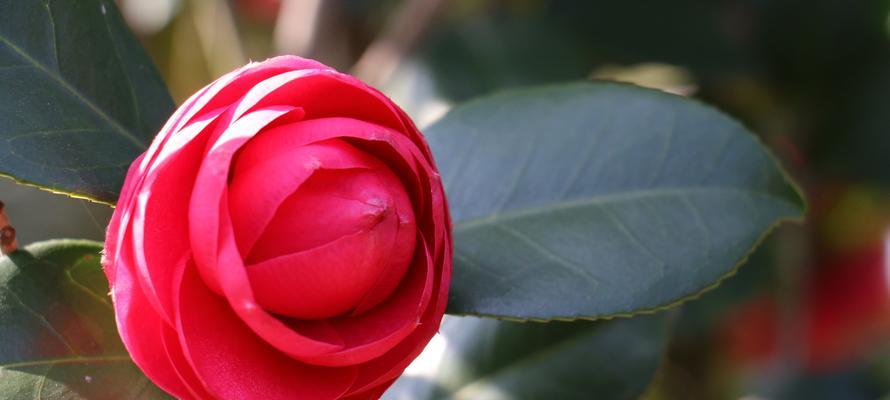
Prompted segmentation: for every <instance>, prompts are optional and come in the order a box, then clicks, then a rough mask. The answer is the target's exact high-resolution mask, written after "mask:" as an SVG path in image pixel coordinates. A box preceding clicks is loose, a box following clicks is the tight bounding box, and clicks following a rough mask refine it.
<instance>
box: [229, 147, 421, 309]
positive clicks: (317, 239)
mask: <svg viewBox="0 0 890 400" xmlns="http://www.w3.org/2000/svg"><path fill="white" fill-rule="evenodd" d="M380 166H381V168H375V169H340V170H325V169H320V170H317V171H315V172H314V174H313V175H312V176H311V177H310V178H309V179H308V180H307V181H306V182H305V183H304V184H303V185H302V186H300V187H299V189H297V191H296V192H294V193H293V194H292V195H291V196H290V197H288V198H287V199H286V200H285V201H284V202H283V203H282V204H281V206H280V207H279V208H278V211H277V212H276V214H275V216H274V217H273V218H272V221H270V223H269V225H268V226H267V227H266V230H265V231H264V232H263V233H262V235H261V236H260V238H259V240H258V241H257V242H256V244H255V245H254V247H253V249H252V250H251V252H250V253H249V254H248V257H247V259H246V261H247V262H246V264H248V267H247V269H248V275H249V277H250V282H251V285H252V286H253V288H254V291H255V293H256V297H257V302H258V303H259V304H260V305H262V306H263V307H264V308H266V309H267V310H269V311H271V312H274V313H277V314H281V315H287V316H290V317H295V318H303V319H322V318H330V317H333V316H337V315H340V314H344V313H347V312H349V311H351V310H353V309H355V308H356V307H357V306H359V304H361V303H363V299H365V298H366V297H367V295H368V293H369V292H371V291H372V290H373V291H375V292H376V291H378V290H379V289H378V288H379V287H380V285H381V281H387V282H388V281H395V282H396V283H397V282H398V281H400V280H401V279H402V277H403V276H404V273H405V270H406V269H407V266H408V264H409V263H410V261H411V259H410V257H408V258H405V257H402V256H401V255H402V253H404V252H405V251H408V252H412V253H413V250H414V249H413V248H414V244H415V243H414V240H413V237H412V238H411V239H412V240H410V243H406V242H405V241H404V240H403V238H404V235H399V231H400V229H401V230H403V231H404V230H405V228H406V227H411V228H413V226H414V213H413V211H412V209H411V207H410V202H408V200H407V199H408V197H407V194H406V193H405V189H404V187H403V186H402V185H401V183H400V181H399V180H398V178H396V176H395V175H394V174H393V173H392V172H391V171H389V170H388V169H386V168H385V167H383V166H382V164H381V165H380ZM406 221H407V223H406ZM400 240H401V242H399V241H400ZM409 254H410V253H409ZM394 260H398V262H397V263H394V262H393V261H394ZM394 264H404V265H394ZM394 275H398V276H394ZM386 286H389V285H386ZM392 286H395V285H392ZM387 294H388V293H387Z"/></svg>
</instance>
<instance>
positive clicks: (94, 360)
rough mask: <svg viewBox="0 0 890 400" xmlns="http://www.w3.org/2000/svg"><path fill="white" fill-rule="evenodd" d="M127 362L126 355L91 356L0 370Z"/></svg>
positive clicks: (23, 363)
mask: <svg viewBox="0 0 890 400" xmlns="http://www.w3.org/2000/svg"><path fill="white" fill-rule="evenodd" d="M129 361H131V359H130V356H129V355H126V354H115V355H106V356H92V357H62V358H49V359H45V360H34V361H21V362H14V363H9V364H0V369H9V368H31V367H42V366H46V365H58V364H98V363H119V362H129Z"/></svg>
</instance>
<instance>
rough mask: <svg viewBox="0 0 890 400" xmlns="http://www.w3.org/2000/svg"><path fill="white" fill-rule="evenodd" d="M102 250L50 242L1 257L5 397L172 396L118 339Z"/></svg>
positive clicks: (0, 379)
mask: <svg viewBox="0 0 890 400" xmlns="http://www.w3.org/2000/svg"><path fill="white" fill-rule="evenodd" d="M101 249H102V245H101V244H100V243H96V242H88V241H49V242H42V243H39V244H34V245H31V246H28V247H27V249H26V250H23V251H22V250H20V251H17V252H14V253H12V254H10V255H9V256H8V257H2V258H0V338H2V340H0V398H4V399H21V398H34V399H44V398H45V399H72V398H73V399H81V398H83V399H166V398H169V397H168V396H167V395H166V394H164V393H163V392H162V391H161V390H160V389H158V388H157V387H156V386H154V385H153V384H152V383H151V382H150V381H149V380H148V379H147V378H145V376H144V375H143V374H142V373H141V372H140V371H139V369H138V368H137V367H136V366H135V365H134V364H133V363H132V361H131V360H130V357H129V356H128V355H127V352H126V350H125V349H124V347H123V344H122V343H121V341H120V339H119V337H118V334H117V329H116V327H115V323H114V313H113V311H112V307H111V299H109V297H108V284H107V283H106V279H105V276H104V274H103V273H102V270H101V267H100V266H99V252H100V251H101Z"/></svg>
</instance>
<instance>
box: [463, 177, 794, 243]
mask: <svg viewBox="0 0 890 400" xmlns="http://www.w3.org/2000/svg"><path fill="white" fill-rule="evenodd" d="M695 193H736V194H746V195H760V196H763V197H769V198H772V199H774V200H775V201H778V202H782V203H785V204H786V205H787V206H788V207H789V208H793V209H799V208H800V207H799V206H796V205H794V204H793V203H792V202H791V201H789V200H788V199H785V198H782V197H781V196H780V195H778V194H775V193H771V192H766V191H762V190H746V189H741V188H735V187H729V186H715V187H707V186H688V187H673V188H657V189H636V190H630V191H626V192H621V193H609V194H601V195H593V196H588V197H583V198H578V199H572V200H566V201H561V202H559V201H557V202H553V203H548V205H545V206H537V207H527V208H521V209H517V210H516V211H509V212H506V213H497V214H492V215H489V216H486V217H481V218H474V219H469V220H466V221H461V222H458V223H457V224H455V227H454V231H455V233H458V232H460V231H467V230H472V229H475V228H480V227H485V226H487V225H490V224H495V223H500V222H503V221H509V220H513V219H519V218H523V217H530V216H535V215H538V214H546V213H552V212H556V211H565V210H570V209H573V208H584V207H590V206H595V205H602V204H607V203H612V202H616V201H620V200H636V199H643V198H648V197H660V196H679V197H682V196H688V195H690V194H695Z"/></svg>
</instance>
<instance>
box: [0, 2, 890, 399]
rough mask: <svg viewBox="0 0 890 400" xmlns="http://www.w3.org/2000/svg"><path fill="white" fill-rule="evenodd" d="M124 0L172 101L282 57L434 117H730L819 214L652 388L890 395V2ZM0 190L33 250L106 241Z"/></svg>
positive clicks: (736, 286) (84, 206) (748, 267)
mask: <svg viewBox="0 0 890 400" xmlns="http://www.w3.org/2000/svg"><path fill="white" fill-rule="evenodd" d="M117 2H118V5H119V7H120V9H121V11H122V13H123V14H124V17H125V18H126V20H127V22H128V23H129V25H130V26H131V28H132V29H133V30H134V31H135V32H136V34H137V36H138V37H139V38H140V39H141V40H142V41H143V44H144V45H145V46H146V48H147V49H148V50H149V52H150V54H151V55H152V57H153V58H154V60H155V62H156V63H157V65H158V67H159V68H160V70H161V72H162V74H163V76H164V78H165V80H166V82H167V84H168V85H169V86H170V90H171V92H172V95H173V97H174V99H175V100H176V102H177V103H180V102H182V101H183V100H184V99H185V98H186V97H188V96H189V95H190V94H191V93H193V92H194V91H195V90H197V89H198V88H200V87H202V86H204V85H205V84H207V83H209V82H210V81H212V80H213V79H215V78H216V77H218V76H220V75H222V74H223V73H225V72H228V71H230V70H232V69H234V68H236V67H238V66H241V65H243V64H245V63H246V62H248V61H249V60H263V59H266V58H268V57H270V56H272V55H276V54H284V53H289V54H297V55H302V56H307V57H312V58H316V59H318V60H320V61H322V62H324V63H326V64H328V65H331V66H333V67H336V68H337V69H339V70H341V71H348V72H351V73H353V74H355V75H357V76H359V77H360V78H362V79H364V80H366V81H368V82H369V83H371V84H372V85H375V86H377V87H379V88H381V89H382V90H383V91H384V92H385V93H387V94H388V95H390V96H391V97H393V99H394V100H395V101H396V102H397V103H399V104H400V105H402V106H403V107H404V108H405V109H406V110H407V111H408V113H409V114H411V115H412V117H413V118H415V121H417V122H418V124H419V125H420V126H421V127H423V126H425V125H428V124H429V123H430V122H432V121H435V119H436V118H438V117H439V116H441V115H442V114H443V113H444V112H446V111H447V110H448V108H449V106H450V105H451V104H455V103H456V102H460V101H463V100H466V99H469V98H472V97H475V96H478V95H482V94H486V93H490V92H493V91H497V90H500V89H504V88H508V87H515V86H525V85H535V84H545V83H551V82H561V81H571V80H582V79H614V80H622V81H628V82H634V83H637V84H639V85H644V86H649V87H655V88H660V89H663V90H668V91H671V92H675V93H679V94H683V95H688V96H693V97H696V98H699V99H701V100H703V101H705V102H707V103H709V104H712V105H714V106H716V107H718V108H720V109H722V110H724V111H726V112H727V113H729V114H731V115H733V116H734V117H735V118H737V119H739V120H740V121H742V122H743V123H744V124H746V125H747V126H748V127H749V128H751V130H752V131H754V132H757V134H758V135H760V136H761V138H762V139H763V141H764V142H765V143H767V145H768V146H769V147H770V148H771V149H772V150H773V152H774V153H775V154H776V155H777V156H778V157H779V159H781V161H782V163H783V164H784V165H785V167H786V168H787V169H788V170H789V171H790V172H791V174H792V175H793V176H794V177H795V178H796V179H797V181H798V182H800V183H801V185H802V186H803V190H804V191H805V192H806V194H807V197H808V201H809V211H808V217H807V223H806V224H805V225H786V226H783V227H782V228H780V229H779V230H777V231H776V232H775V233H774V234H773V235H772V236H770V238H769V239H768V240H767V241H766V243H765V244H764V245H763V246H762V247H761V248H760V249H759V250H758V251H757V252H756V253H755V254H753V255H752V256H751V258H750V260H749V261H748V263H747V264H745V265H744V266H743V267H742V268H741V269H740V270H739V273H738V274H737V276H736V277H734V278H732V279H730V280H729V281H727V282H726V283H725V284H724V285H723V286H721V287H720V288H719V289H717V290H714V291H712V292H709V293H707V294H705V295H704V296H702V298H701V299H699V300H697V301H693V302H690V303H688V304H687V305H685V306H684V307H683V309H682V311H681V313H680V315H679V318H678V320H677V322H676V324H675V326H674V330H675V334H674V337H673V339H672V342H671V345H670V349H669V351H668V354H667V358H666V361H665V362H664V364H663V365H662V367H661V369H660V371H659V373H658V378H657V380H656V382H655V384H654V385H653V386H652V387H651V388H650V390H649V391H648V393H647V395H646V396H647V398H649V399H742V398H744V399H884V400H890V261H888V260H890V259H888V252H890V201H888V200H890V0H855V1H850V0H772V1H767V0H697V1H696V0H674V1H670V2H653V1H641V0H626V1H620V2H619V1H600V0H597V1H593V0H590V1H557V0H513V1H506V0H504V1H497V0H451V1H445V0H402V1H396V0H385V1H370V0H323V1H322V0H228V1H227V0H151V1H146V0H118V1H117ZM0 194H2V196H0V197H2V198H3V200H4V201H5V202H6V204H7V212H8V214H9V215H10V218H11V219H12V221H13V222H14V223H15V226H16V227H17V228H18V235H19V240H20V242H21V243H22V244H27V243H30V242H33V241H37V240H43V239H49V238H58V237H84V238H92V239H101V238H102V236H103V231H104V226H105V224H106V223H107V220H108V218H109V216H110V213H111V210H110V209H109V208H108V207H106V206H103V205H98V204H91V203H88V202H86V201H83V200H75V201H72V200H70V199H66V198H64V197H62V196H57V195H52V194H48V193H45V192H42V191H38V190H37V189H33V188H29V187H24V186H19V185H14V184H13V183H12V182H11V181H9V180H6V179H0ZM443 346H444V344H443V343H442V342H441V341H439V342H434V345H432V346H431V350H430V352H436V351H442V348H443ZM434 358H435V357H434V356H433V357H432V359H434ZM429 360H431V358H428V359H427V362H428V363H427V365H426V366H424V365H415V366H414V367H412V370H411V373H417V374H422V373H424V371H427V370H428V369H429V368H432V365H433V364H430V363H429Z"/></svg>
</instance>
